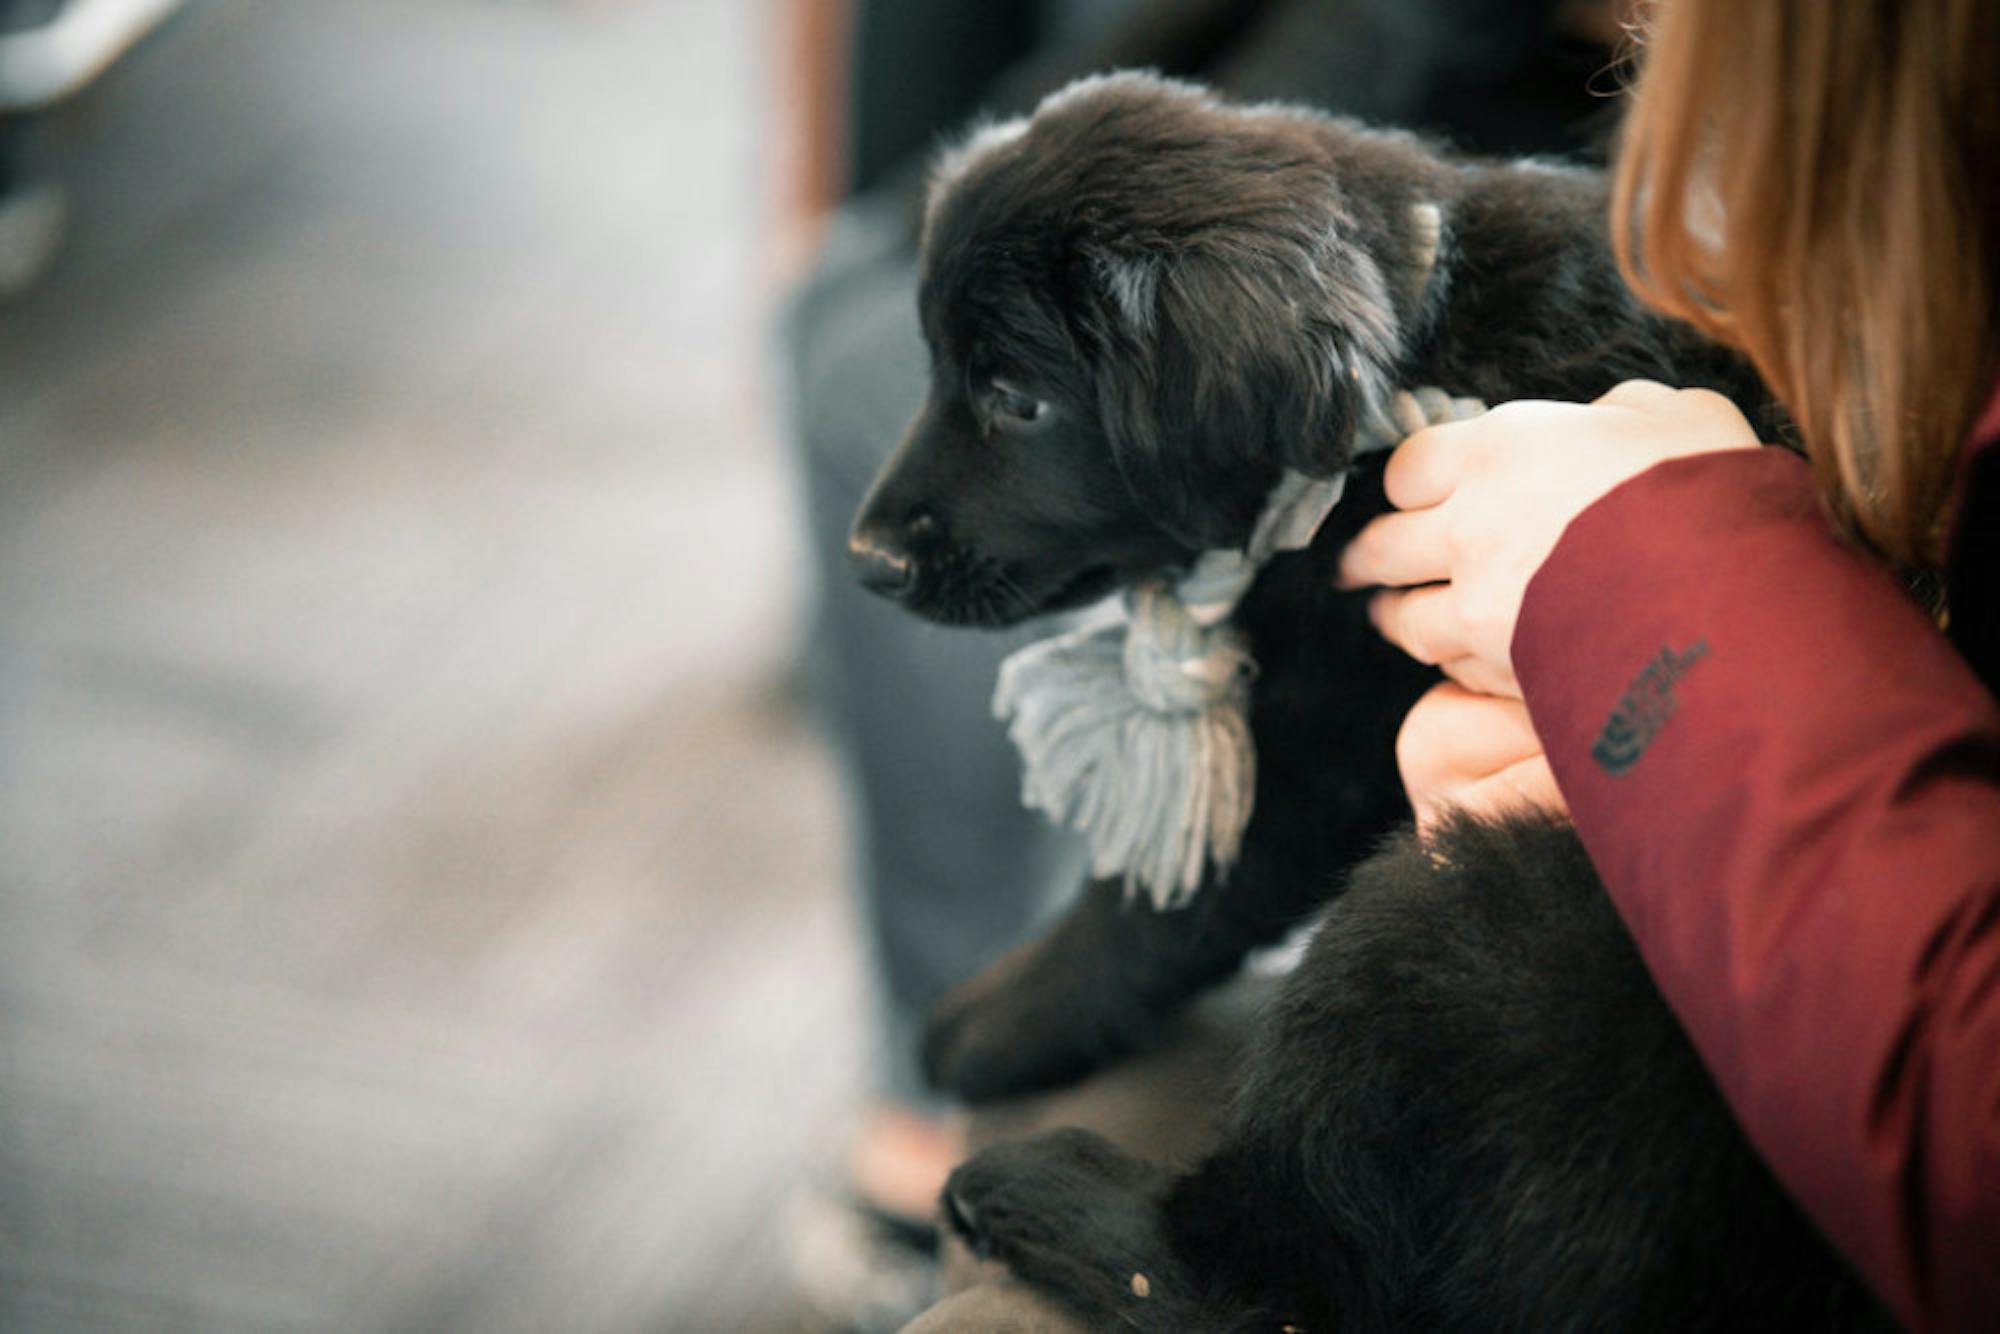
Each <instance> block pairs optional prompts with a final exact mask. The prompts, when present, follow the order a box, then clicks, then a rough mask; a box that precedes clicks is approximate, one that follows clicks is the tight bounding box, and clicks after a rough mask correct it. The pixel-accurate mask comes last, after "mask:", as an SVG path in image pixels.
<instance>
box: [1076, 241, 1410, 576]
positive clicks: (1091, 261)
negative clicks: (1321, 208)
mask: <svg viewBox="0 0 2000 1334" xmlns="http://www.w3.org/2000/svg"><path fill="white" fill-rule="evenodd" d="M1086 265H1087V268H1088V273H1087V274H1084V275H1079V278H1080V281H1081V283H1082V285H1084V286H1086V287H1087V289H1088V290H1089V291H1090V293H1091V298H1092V299H1091V300H1090V301H1089V302H1088V303H1087V304H1088V307H1089V312H1090V313H1089V316H1088V318H1087V320H1086V328H1085V331H1084V338H1083V341H1084V343H1085V345H1086V347H1087V348H1088V349H1089V352H1090V355H1091V358H1092V363H1093V364H1092V369H1093V372H1094V374H1095V376H1096V381H1097V392H1098V400H1099V408H1100V411H1101V413H1102V415H1103V420H1104V423H1105V428H1106V431H1107V433H1108V435H1109V437H1110V440H1111V446H1112V450H1113V453H1114V455H1115V456H1116V458H1117V461H1118V465H1119V468H1120V470H1121V472H1122V473H1123V475H1124V477H1125V479H1126V482H1127V483H1128V485H1130V486H1131V487H1132V489H1133V490H1134V492H1135V493H1137V494H1138V495H1139V496H1140V497H1141V498H1142V499H1143V500H1144V501H1145V502H1146V503H1147V504H1148V506H1149V507H1150V508H1151V510H1152V512H1153V513H1154V515H1155V516H1156V518H1157V519H1158V520H1159V521H1160V522H1161V523H1162V524H1164V525H1165V526H1166V527H1167V529H1168V530H1169V531H1170V532H1172V533H1173V534H1174V535H1175V536H1176V537H1177V538H1179V539H1181V540H1182V541H1185V542H1188V543H1189V544H1191V545H1193V546H1196V547H1213V546H1229V545H1235V544H1239V543H1241V542H1242V541H1243V540H1244V539H1245V538H1246V537H1247V536H1248V533H1249V529H1250V527H1251V525H1252V524H1254V522H1255V520H1256V516H1257V513H1258V511H1259V510H1260V509H1261V508H1262V506H1263V501H1264V497H1265V495H1266V494H1267V493H1268V492H1269V490H1270V488H1271V487H1272V486H1273V485H1274V484H1275V483H1276V480H1277V477H1278V475H1279V473H1280V472H1281V470H1283V469H1285V468H1294V469H1297V470H1299V471H1301V472H1306V473H1311V474H1315V475H1321V476H1324V475H1328V474H1331V473H1335V472H1338V471H1340V470H1342V469H1343V468H1345V467H1346V466H1347V463H1348V460H1349V458H1350V451H1351V446H1352V442H1353V434H1354V427H1355V423H1356V422H1357V421H1358V420H1362V419H1365V418H1366V416H1367V415H1368V414H1369V413H1370V412H1371V411H1373V410H1374V409H1375V408H1376V407H1377V406H1378V405H1379V403H1380V402H1381V401H1382V400H1383V399H1384V398H1385V397H1386V383H1387V374H1388V367H1389V366H1390V365H1391V364H1393V361H1394V359H1395V357H1396V354H1397V351H1398V346H1399V342H1400V340H1399V339H1398V337H1397V335H1396V326H1397V319H1396V314H1395V308H1394V306H1393V304H1392V302H1391V298H1390V295H1389V290H1388V286H1387V284H1386V282H1385V281H1384V279H1383V275H1382V273H1381V271H1380V269H1379V268H1378V267H1377V266H1376V265H1375V263H1374V262H1373V261H1372V260H1371V259H1370V258H1369V256H1368V255H1367V254H1366V253H1365V252H1364V251H1363V250H1362V249H1361V248H1360V247H1359V246H1358V245H1355V244H1353V243H1351V242H1343V241H1342V240H1341V239H1340V238H1339V236H1338V235H1337V234H1336V231H1335V227H1334V224H1333V220H1332V219H1330V218H1329V219H1324V220H1322V222H1321V225H1318V226H1313V227H1309V228H1307V227H1301V228H1297V229H1288V230H1285V231H1278V230H1257V231H1254V232H1253V231H1250V230H1248V229H1244V230H1242V231H1240V232H1235V233H1222V232H1219V231H1218V230H1215V229H1210V230H1208V231H1206V232H1205V233H1204V234H1202V235H1199V236H1197V237H1194V238H1191V239H1189V240H1187V241H1186V242H1184V243H1182V244H1178V245H1172V246H1157V247H1153V248H1138V247H1133V248H1124V249H1113V248H1109V247H1100V248H1095V249H1092V250H1090V251H1088V252H1087V257H1086Z"/></svg>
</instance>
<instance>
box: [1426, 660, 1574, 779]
mask: <svg viewBox="0 0 2000 1334" xmlns="http://www.w3.org/2000/svg"><path fill="white" fill-rule="evenodd" d="M1541 752H1542V742H1541V738H1540V737H1538V736H1536V735H1535V725H1534V723H1533V722H1532V721H1530V720H1529V718H1528V707H1527V705H1525V704H1523V703H1521V701H1520V700H1517V699H1496V698H1495V697H1493V696H1491V695H1482V694H1480V693H1478V692H1477V691H1473V690H1468V689H1466V688H1465V687H1464V686H1461V685H1459V684H1457V683H1456V682H1452V681H1444V682H1440V683H1439V684H1437V685H1434V686H1432V687H1431V688H1430V689H1429V690H1428V691H1426V692H1424V695H1423V697H1422V698H1421V699H1419V700H1418V701H1417V702H1416V704H1415V705H1414V706H1413V707H1412V708H1411V709H1410V712H1409V713H1408V714H1407V715H1405V717H1404V719H1403V726H1402V728H1401V730H1400V731H1399V732H1398V734H1397V737H1396V753H1397V758H1398V760H1399V762H1400V761H1407V762H1409V763H1412V764H1414V765H1415V766H1417V767H1418V768H1420V769H1421V770H1422V773H1421V774H1420V775H1418V776H1419V777H1435V778H1437V779H1439V780H1440V781H1442V782H1444V783H1445V784H1447V785H1450V786H1462V785H1463V784H1465V783H1467V782H1471V781H1473V780H1476V779H1478V778H1481V777H1483V776H1484V775H1487V774H1490V773H1495V772H1497V771H1499V770H1501V769H1504V768H1506V767H1507V766H1508V765H1510V764H1513V763H1515V762H1516V761H1518V760H1522V759H1526V758H1527V757H1529V756H1531V755H1539V754H1541Z"/></svg>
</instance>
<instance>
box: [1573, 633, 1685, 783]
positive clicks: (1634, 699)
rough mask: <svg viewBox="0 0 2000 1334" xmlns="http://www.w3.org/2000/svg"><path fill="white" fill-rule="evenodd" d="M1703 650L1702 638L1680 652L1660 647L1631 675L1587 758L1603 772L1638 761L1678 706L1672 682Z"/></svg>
mask: <svg viewBox="0 0 2000 1334" xmlns="http://www.w3.org/2000/svg"><path fill="white" fill-rule="evenodd" d="M1707 652H1708V641H1707V640H1705V639H1704V640H1702V641H1701V642H1700V643H1698V644H1695V645H1694V646H1693V647H1692V648H1689V649H1686V650H1684V651H1679V652H1677V651H1675V650H1674V649H1671V648H1663V649H1661V650H1660V656H1658V657H1657V658H1654V659H1653V660H1652V661H1651V662H1649V663H1647V664H1646V666H1645V668H1644V670H1642V671H1641V672H1640V673H1639V674H1638V675H1637V676H1635V677H1633V678H1632V684H1631V685H1629V686H1627V687H1626V688H1625V693H1624V695H1623V696H1622V697H1620V699H1619V701H1618V707H1617V708H1615V709H1613V710H1611V716H1610V717H1609V718H1606V719H1605V720H1604V730H1603V731H1601V732H1599V733H1598V734H1597V740H1596V741H1595V742H1593V743H1592V744H1591V747H1590V756H1591V758H1592V759H1594V760H1596V761H1597V762H1598V763H1599V764H1601V765H1603V766H1604V771H1605V772H1606V773H1609V774H1622V773H1624V772H1625V771H1626V770H1627V769H1630V768H1631V767H1632V766H1633V765H1635V764H1637V763H1638V762H1639V757H1640V756H1641V755H1644V754H1645V753H1646V747H1647V746H1650V745H1652V744H1653V738H1654V737H1656V736H1658V735H1659V734H1660V729H1661V728H1662V727H1665V726H1666V725H1667V719H1669V718H1671V717H1673V716H1674V710H1675V709H1677V708H1679V707H1680V705H1679V703H1678V701H1676V700H1675V699H1674V682H1676V681H1678V680H1680V679H1681V676H1682V675H1683V674H1684V673H1686V671H1687V669H1688V668H1689V667H1691V666H1693V665H1694V664H1695V662H1696V661H1697V660H1699V659H1700V658H1701V657H1702V655H1703V654H1705V653H1707Z"/></svg>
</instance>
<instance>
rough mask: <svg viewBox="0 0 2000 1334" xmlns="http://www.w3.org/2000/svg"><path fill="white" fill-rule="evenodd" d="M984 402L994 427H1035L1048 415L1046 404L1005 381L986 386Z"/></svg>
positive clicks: (993, 382)
mask: <svg viewBox="0 0 2000 1334" xmlns="http://www.w3.org/2000/svg"><path fill="white" fill-rule="evenodd" d="M986 401H987V405H988V410H989V411H990V412H991V413H992V415H993V422H994V425H996V426H1011V427H1015V428H1019V427H1023V426H1037V425H1040V424H1041V423H1042V422H1043V421H1045V420H1047V418H1048V415H1049V405H1048V403H1047V402H1045V401H1044V400H1042V399H1039V398H1036V397H1035V396H1034V395H1033V394H1030V393H1027V392H1025V391H1023V390H1021V389H1018V388H1016V387H1015V386H1013V385H1011V384H1008V383H1007V382H1006V381H1005V380H994V381H992V382H991V383H990V384H989V385H988V388H987V398H986Z"/></svg>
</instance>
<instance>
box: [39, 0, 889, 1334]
mask: <svg viewBox="0 0 2000 1334" xmlns="http://www.w3.org/2000/svg"><path fill="white" fill-rule="evenodd" d="M770 9H771V6H770V5H769V4H766V3H759V2H758V0H594V2H586V0H569V2H567V3H564V2H560V0H513V2H511V3H506V2H502V0H339V2H338V3H306V2H305V0H289V2H285V3H279V2H277V0H206V2H198V3H194V4H191V5H190V6H188V7H187V8H186V9H184V10H183V11H182V12H181V13H180V14H179V15H178V16H177V17H175V18H174V19H173V20H171V21H170V22H169V23H168V25H167V26H166V27H165V28H163V29H162V30H161V31H159V32H158V33H156V34H155V35H154V36H153V37H152V38H150V39H149V40H147V41H146V42H145V43H144V44H143V45H142V46H140V47H139V48H138V49H137V50H135V51H134V52H132V53H131V54H130V55H129V56H128V57H127V58H126V59H125V60H124V61H123V62H121V63H120V64H119V65H118V66H116V67H115V68H113V69H112V70H111V71H110V72H109V73H107V74H106V75H105V76H104V77H103V78H102V79H100V80H99V81H98V83H97V84H96V85H94V86H93V87H92V88H91V89H90V90H89V91H88V92H87V93H86V94H84V95H82V96H80V97H79V98H77V99H75V100H74V101H73V102H72V103H71V104H68V105H66V106H65V107H64V108H63V109H62V110H61V112H60V113H59V114H58V115H57V116H55V117H54V118H52V119H51V120H50V121H49V122H48V123H47V124H46V125H44V126H43V130H42V134H41V136H40V139H39V141H38V142H37V144H36V146H35V151H36V154H37V156H38V157H40V158H43V159H45V160H46V162H47V166H48V170H49V171H50V172H52V173H53V175H54V177H55V178H56V179H58V180H59V181H60V182H61V183H62V184H63V185H64V186H65V187H66V188H67V190H68V193H69V204H70V209H71V220H70V226H69V229H68V235H67V237H66V240H65V243H64V248H63V250H62V251H61V252H60V254H59V255H58V256H57V258H56V260H55V262H54V265H53V267H52V268H51V270H50V271H49V272H48V273H47V275H46V276H45V277H44V279H43V280H42V282H41V283H40V284H38V285H37V286H36V287H35V288H34V289H32V290H31V291H29V292H28V293H27V294H25V295H24V296H21V297H18V298H16V299H15V300H13V301H12V302H9V303H6V304H0V1329H5V1330H9V1331H20V1330H71V1329H75V1330H120V1329H133V1330H174V1329H186V1330H203V1331H215V1330H235V1329H256V1330H290V1329H340V1330H376V1329H382V1330H391V1329H397V1330H400V1329H412V1330H582V1331H594V1330H638V1329H671V1330H730V1329H750V1330H763V1329H786V1328H794V1327H809V1322H807V1321H806V1318H805V1317H803V1316H802V1315H800V1314H798V1313H797V1312H796V1311H795V1309H794V1304H793V1301H792V1299H791V1298H790V1296H789V1294H788V1293H787V1292H786V1291H785V1280H784V1264H783V1261H782V1257H781V1255H780V1240H779V1237H780V1233H781V1231H782V1228H781V1226H780V1218H781V1216H782V1214H783V1211H784V1208H785V1202H786V1200H787V1199H788V1198H789V1195H790V1192H791V1191H792V1190H793V1189H794V1186H795V1183H797V1182H798V1181H800V1180H801V1179H803V1178H805V1177H808V1176H810V1175H812V1174H813V1173H815V1172H820V1171H823V1170H824V1169H825V1165H826V1163H827V1161H828V1159H829V1157H830V1155H831V1153H832V1151H833V1146H835V1145H836V1144H837V1143H838V1142H839V1138H840V1130H841V1126H840V1121H841V1118H842V1116H843V1115H844V1114H845V1113H846V1111H847V1109H848V1107H849V1105H850V1102H851V1099H852V1098H853V1097H855V1096H856V1095H857V1093H858V1091H859V1087H860V1083H861V1065H862V1062H861V1061H860V1060H859V1058H858V1054H857V1053H858V1048H859V1046H860V1042H861V1038H860V1034H861V1027H862V1024H861V1017H860V1016H861V1012H862V1003H861V997H860V988H861V984H860V980H859V977H860V970H859V967H858V965H857V964H856V962H855V960H854V958H853V954H854V949H855V947H854V945H853V943H852V939H851V925H850V923H849V921H848V910H847V906H846V904H845V902H844V899H843V897H842V894H841V892H840V888H839V881H840V870H841V867H842V863H843V858H844V855H845V854H844V851H843V849H842V847H841V841H840V835H839V832H838V819H837V817H838V814H839V809H838V807H839V794H838V793H837V792H836V791H835V790H834V785H833V780H832V777H831V770H830V768H829V766H828V764H827V762H826V759H825V757H824V755H823V754H822V752H821V750H820V748H819V745H818V743H817V742H816V741H815V739H814V738H813V735H812V733H811V732H810V731H809V730H808V728H807V726H806V724H805V722H804V720H803V719H802V718H801V717H800V716H799V709H798V707H797V705H796V702H795V700H794V692H793V690H792V688H791V685H790V682H791V679H792V676H793V673H794V669H793V665H792V664H793V659H794V657H795V654H796V639H797V635H798V631H797V628H796V627H797V624H798V621H799V617H800V612H801V607H800V603H801V600H802V596H803V594H802V589H803V585H804V580H803V576H802V574H801V573H800V568H799V552H798V543H799V541H800V538H799V536H798V528H799V525H798V523H797V521H796V520H795V518H794V510H793V497H792V495H791V489H790V482H789V479H788V471H787V468H786V466H785V460H784V452H783V449H782V447H781V445H780V443H779V440H780V436H779V430H780V425H781V414H782V406H781V405H779V404H777V403H775V402H774V401H773V399H772V396H771V394H770V392H769V388H768V385H769V381H770V378H771V377H770V376H769V374H768V371H767V362H768V349H767V347H766V338H767V333H766V329H767V323H766V321H767V317H768V314H769V311H770V307H771V304H772V293H773V291H774V283H773V281H772V280H771V278H770V277H769V275H768V273H767V271H766V270H767V268H768V265H767V264H766V262H765V258H766V252H767V250H768V245H767V242H768V231H769V229H768V228H767V226H766V225H765V223H766V218H765V216H764V212H765V209H766V202H765V201H766V198H767V196H768V194H769V191H768V189H767V188H766V187H767V185H768V180H769V174H770V168H771V163H770V161H769V150H768V149H767V147H766V144H767V141H768V136H767V135H766V134H765V130H766V128H767V126H768V124H769V122H770V119H771V114H772V108H771V102H772V98H771V94H770V89H771V65H772V63H773V61H772V56H773V49H772V48H773V46H774V38H773V25H772V18H771V14H770Z"/></svg>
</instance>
